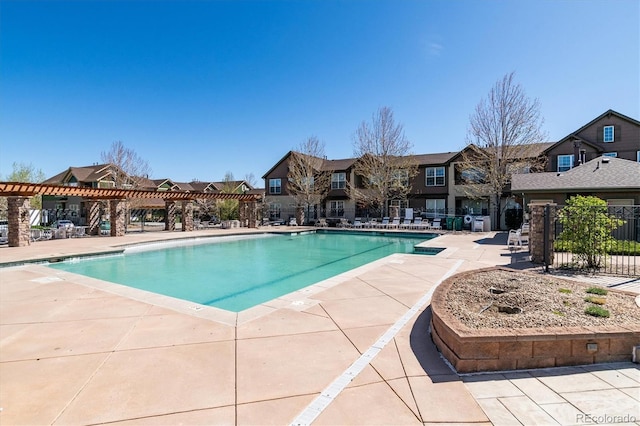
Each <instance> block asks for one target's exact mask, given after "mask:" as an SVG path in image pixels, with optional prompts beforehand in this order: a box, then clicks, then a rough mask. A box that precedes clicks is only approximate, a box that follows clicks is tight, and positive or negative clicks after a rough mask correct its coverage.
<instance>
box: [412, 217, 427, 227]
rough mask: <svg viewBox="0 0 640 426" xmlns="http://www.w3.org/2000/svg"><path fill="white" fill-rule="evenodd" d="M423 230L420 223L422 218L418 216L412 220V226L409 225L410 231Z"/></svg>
mask: <svg viewBox="0 0 640 426" xmlns="http://www.w3.org/2000/svg"><path fill="white" fill-rule="evenodd" d="M422 228H424V226H423V223H422V217H420V216H418V217H416V218H415V219H413V224H412V225H411V229H422Z"/></svg>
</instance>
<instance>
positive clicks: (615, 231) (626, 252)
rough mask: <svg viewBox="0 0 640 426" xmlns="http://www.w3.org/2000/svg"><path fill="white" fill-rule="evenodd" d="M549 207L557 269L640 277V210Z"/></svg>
mask: <svg viewBox="0 0 640 426" xmlns="http://www.w3.org/2000/svg"><path fill="white" fill-rule="evenodd" d="M546 207H547V208H546V209H545V219H547V220H545V228H546V227H547V226H551V227H552V228H551V230H548V229H545V235H551V236H552V239H553V241H551V242H550V244H548V245H545V247H547V250H553V253H552V255H545V259H548V263H549V264H551V265H552V266H553V267H554V268H555V269H573V270H585V271H588V272H599V273H607V274H614V275H627V276H640V206H583V207H580V208H579V209H568V208H566V207H565V206H554V205H548V206H546ZM549 231H550V232H549Z"/></svg>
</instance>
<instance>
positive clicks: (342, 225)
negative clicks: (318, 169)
mask: <svg viewBox="0 0 640 426" xmlns="http://www.w3.org/2000/svg"><path fill="white" fill-rule="evenodd" d="M336 226H337V227H338V228H348V227H350V226H351V225H350V224H349V221H348V220H347V219H345V218H343V217H341V218H340V222H338V223H337V224H336Z"/></svg>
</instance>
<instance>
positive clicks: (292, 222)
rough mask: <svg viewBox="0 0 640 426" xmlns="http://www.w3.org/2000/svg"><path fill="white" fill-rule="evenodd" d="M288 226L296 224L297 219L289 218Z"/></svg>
mask: <svg viewBox="0 0 640 426" xmlns="http://www.w3.org/2000/svg"><path fill="white" fill-rule="evenodd" d="M289 226H298V221H297V220H296V218H295V217H292V218H291V219H289Z"/></svg>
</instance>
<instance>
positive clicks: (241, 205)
mask: <svg viewBox="0 0 640 426" xmlns="http://www.w3.org/2000/svg"><path fill="white" fill-rule="evenodd" d="M248 208H249V206H248V205H247V202H246V201H238V216H239V217H240V227H242V228H244V227H247V226H250V224H248V223H247V213H248V212H247V209H248Z"/></svg>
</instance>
